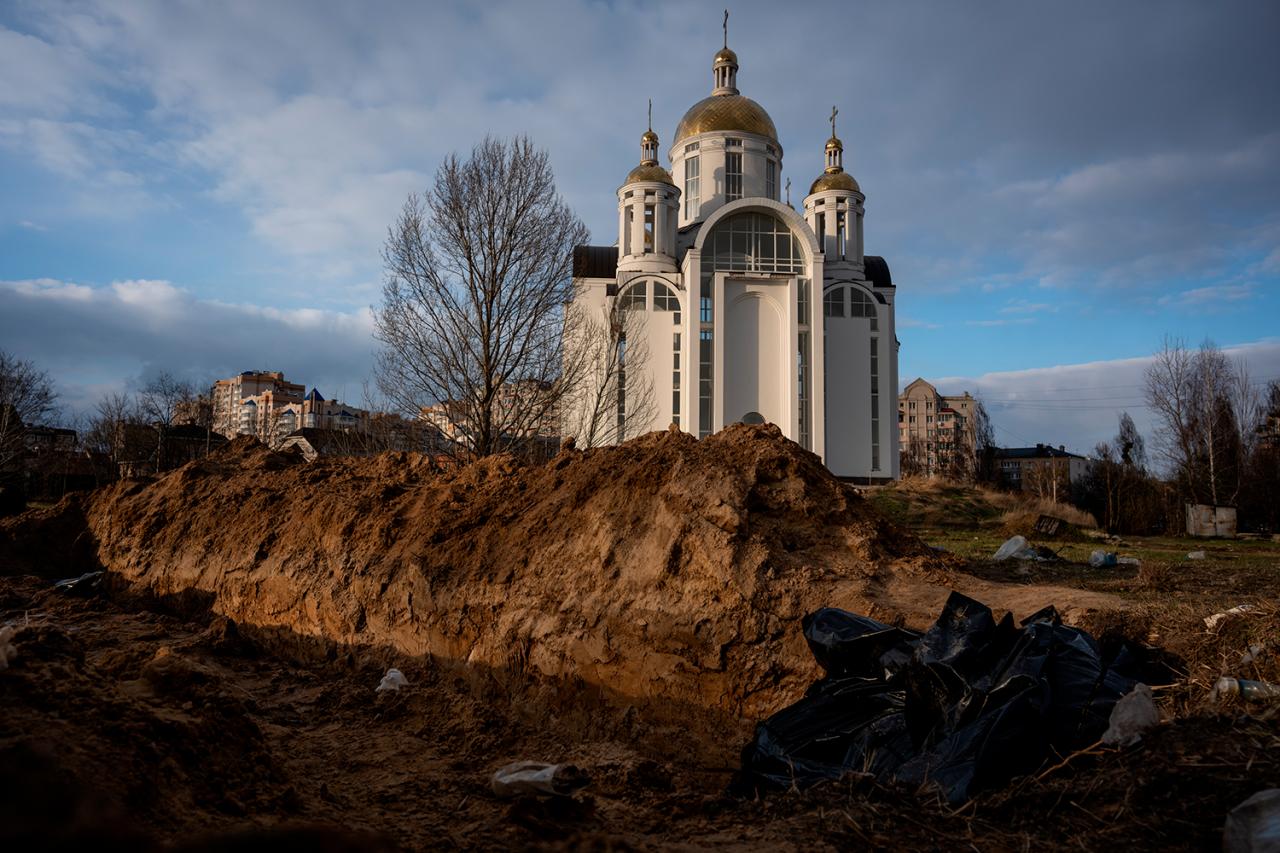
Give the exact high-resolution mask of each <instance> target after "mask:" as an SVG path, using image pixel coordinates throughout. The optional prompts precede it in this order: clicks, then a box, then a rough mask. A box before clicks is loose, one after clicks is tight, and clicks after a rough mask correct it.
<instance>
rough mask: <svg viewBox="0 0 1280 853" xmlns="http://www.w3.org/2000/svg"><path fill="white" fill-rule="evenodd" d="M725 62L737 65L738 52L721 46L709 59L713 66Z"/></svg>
mask: <svg viewBox="0 0 1280 853" xmlns="http://www.w3.org/2000/svg"><path fill="white" fill-rule="evenodd" d="M725 62H728V63H730V64H733V65H737V64H738V54H736V53H734V52H733V51H732V50H730V49H729V48H727V47H722V48H720V50H718V51H716V58H715V59H713V60H712V61H711V65H712V67H713V68H714V67H715V66H717V65H720V64H722V63H725Z"/></svg>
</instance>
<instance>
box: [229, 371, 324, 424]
mask: <svg viewBox="0 0 1280 853" xmlns="http://www.w3.org/2000/svg"><path fill="white" fill-rule="evenodd" d="M306 391H307V388H306V386H305V385H299V384H297V383H295V382H286V381H285V378H284V374H283V373H281V372H279V371H268V370H246V371H244V372H243V373H241V374H239V375H237V376H232V377H231V378H230V379H219V380H218V381H217V382H215V383H213V387H212V388H211V389H210V392H209V396H210V397H211V398H212V400H213V430H214V432H218V433H221V434H222V435H225V436H227V437H231V436H235V435H240V434H249V435H256V434H257V432H256V426H255V425H256V424H257V423H258V418H259V416H258V415H257V413H256V406H257V404H256V403H255V412H254V414H253V415H252V417H251V418H250V420H249V421H248V422H246V420H245V417H246V416H245V412H244V409H243V404H244V402H245V401H246V400H248V399H250V398H254V397H259V396H260V395H262V394H265V393H268V392H270V393H271V400H272V405H273V406H278V405H284V404H286V403H295V402H296V403H301V402H302V397H303V395H304V394H305V393H306Z"/></svg>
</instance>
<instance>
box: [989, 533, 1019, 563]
mask: <svg viewBox="0 0 1280 853" xmlns="http://www.w3.org/2000/svg"><path fill="white" fill-rule="evenodd" d="M1026 549H1027V539H1026V537H1025V536H1014V537H1012V538H1011V539H1007V540H1006V541H1005V543H1004V544H1003V545H1001V546H1000V547H999V548H997V549H996V553H995V555H994V556H992V558H991V559H993V560H996V561H1002V560H1007V559H1009V558H1010V557H1016V556H1017V555H1018V554H1019V553H1020V552H1022V551H1025V550H1026Z"/></svg>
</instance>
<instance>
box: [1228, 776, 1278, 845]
mask: <svg viewBox="0 0 1280 853" xmlns="http://www.w3.org/2000/svg"><path fill="white" fill-rule="evenodd" d="M1222 849H1223V851H1224V853H1274V851H1276V850H1280V788H1268V789H1266V790H1265V791H1259V792H1258V793H1256V794H1254V795H1253V796H1252V797H1250V798H1249V799H1247V800H1245V801H1244V802H1243V803H1241V804H1240V805H1238V806H1236V807H1235V808H1234V809H1232V810H1231V813H1230V814H1228V815H1227V825H1226V826H1225V827H1224V828H1223V830H1222Z"/></svg>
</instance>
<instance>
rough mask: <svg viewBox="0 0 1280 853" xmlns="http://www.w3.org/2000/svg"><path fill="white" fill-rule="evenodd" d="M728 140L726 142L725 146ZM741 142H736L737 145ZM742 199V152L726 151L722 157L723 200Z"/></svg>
mask: <svg viewBox="0 0 1280 853" xmlns="http://www.w3.org/2000/svg"><path fill="white" fill-rule="evenodd" d="M728 141H729V140H726V144H727V142H728ZM741 141H742V140H738V142H739V144H740V143H741ZM740 198H742V152H741V151H726V152H725V155H724V200H725V201H737V200H738V199H740Z"/></svg>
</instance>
